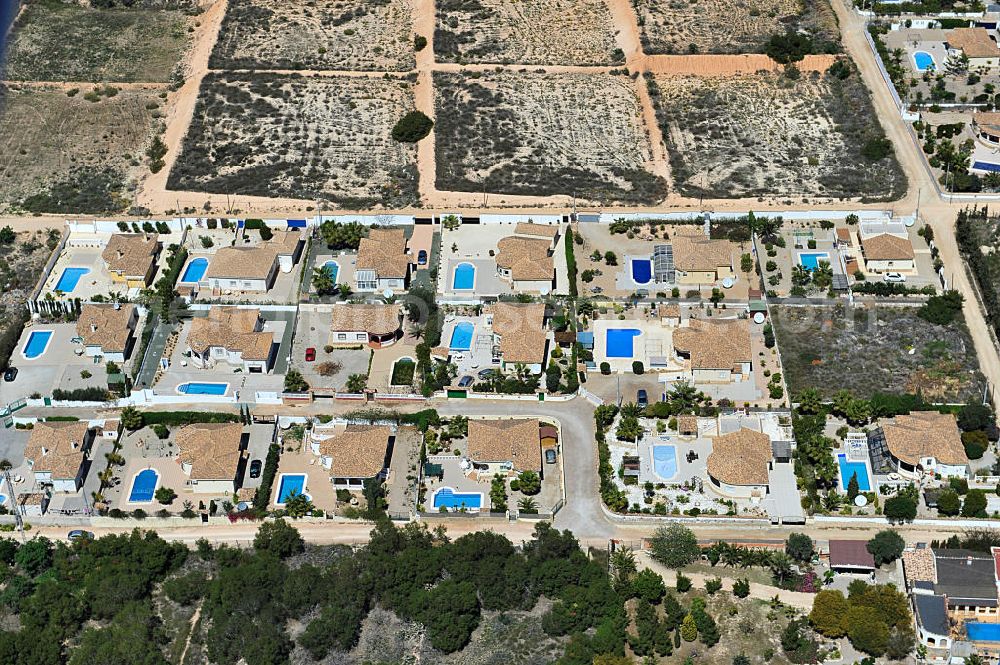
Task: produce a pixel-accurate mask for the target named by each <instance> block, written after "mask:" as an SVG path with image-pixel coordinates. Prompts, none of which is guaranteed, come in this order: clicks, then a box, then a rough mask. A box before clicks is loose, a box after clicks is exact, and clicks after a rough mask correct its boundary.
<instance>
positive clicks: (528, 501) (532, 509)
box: [517, 496, 538, 515]
mask: <svg viewBox="0 0 1000 665" xmlns="http://www.w3.org/2000/svg"><path fill="white" fill-rule="evenodd" d="M517 509H518V511H519V512H522V513H528V514H529V515H533V514H535V513H537V512H538V504H537V503H535V500H534V499H532V498H531V497H528V496H526V497H524V498H523V499H521V500H519V501H518V502H517Z"/></svg>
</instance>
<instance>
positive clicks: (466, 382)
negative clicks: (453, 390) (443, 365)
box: [458, 376, 476, 388]
mask: <svg viewBox="0 0 1000 665" xmlns="http://www.w3.org/2000/svg"><path fill="white" fill-rule="evenodd" d="M475 380H476V379H475V378H474V377H471V376H463V377H462V378H461V379H459V380H458V387H459V388H468V387H469V386H471V385H472V383H473V382H474V381H475Z"/></svg>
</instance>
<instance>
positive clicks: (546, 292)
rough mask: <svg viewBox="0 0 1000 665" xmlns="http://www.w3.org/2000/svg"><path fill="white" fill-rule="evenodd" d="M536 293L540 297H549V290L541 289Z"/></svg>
mask: <svg viewBox="0 0 1000 665" xmlns="http://www.w3.org/2000/svg"><path fill="white" fill-rule="evenodd" d="M538 293H539V294H540V295H543V296H547V295H549V290H548V289H547V288H541V289H539V290H538Z"/></svg>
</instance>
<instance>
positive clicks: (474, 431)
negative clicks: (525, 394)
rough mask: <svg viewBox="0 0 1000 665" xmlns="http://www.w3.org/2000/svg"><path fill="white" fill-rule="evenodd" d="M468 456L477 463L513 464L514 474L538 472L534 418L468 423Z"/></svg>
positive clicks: (538, 442) (538, 448)
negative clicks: (518, 472) (517, 472)
mask: <svg viewBox="0 0 1000 665" xmlns="http://www.w3.org/2000/svg"><path fill="white" fill-rule="evenodd" d="M468 440H469V457H471V458H472V459H473V460H475V461H477V462H513V464H514V469H515V470H517V471H541V470H542V446H541V439H540V437H539V430H538V420H537V419H534V418H532V419H510V420H469V437H468Z"/></svg>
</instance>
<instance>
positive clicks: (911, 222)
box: [903, 217, 917, 226]
mask: <svg viewBox="0 0 1000 665" xmlns="http://www.w3.org/2000/svg"><path fill="white" fill-rule="evenodd" d="M916 222H917V220H916V217H907V218H906V219H904V220H903V224H905V225H906V226H913V225H914V224H916Z"/></svg>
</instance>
